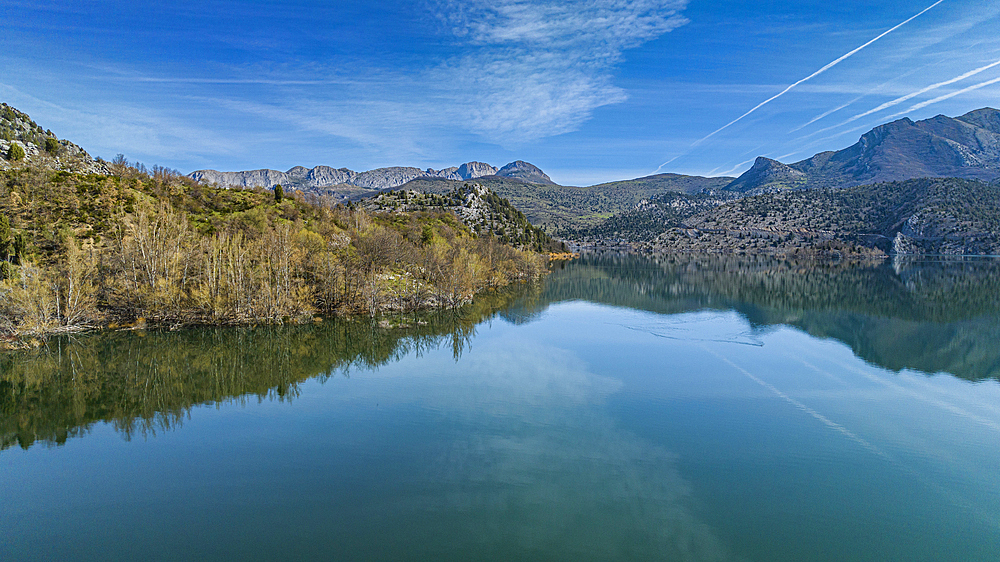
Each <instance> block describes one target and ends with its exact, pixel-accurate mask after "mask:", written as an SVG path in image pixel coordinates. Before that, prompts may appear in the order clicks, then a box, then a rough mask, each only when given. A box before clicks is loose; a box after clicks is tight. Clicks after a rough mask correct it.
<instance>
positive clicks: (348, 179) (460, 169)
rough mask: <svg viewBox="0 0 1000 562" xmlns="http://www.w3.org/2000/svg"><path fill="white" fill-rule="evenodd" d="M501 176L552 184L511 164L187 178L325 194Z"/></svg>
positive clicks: (531, 169) (208, 173) (523, 165)
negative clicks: (422, 180) (335, 189)
mask: <svg viewBox="0 0 1000 562" xmlns="http://www.w3.org/2000/svg"><path fill="white" fill-rule="evenodd" d="M493 175H503V176H504V177H509V178H515V179H519V180H521V181H527V182H534V183H548V184H551V183H553V181H552V180H551V179H550V178H549V176H547V175H545V173H544V172H542V171H541V170H540V169H538V168H537V167H536V166H533V165H531V164H528V163H527V162H522V161H520V160H518V161H517V162H512V163H510V164H507V165H506V166H504V167H503V168H501V169H500V170H497V169H496V168H494V167H493V166H491V165H489V164H486V163H484V162H466V163H465V164H462V165H461V166H457V167H451V168H444V169H443V170H434V169H432V168H428V169H426V170H421V169H420V168H412V167H402V166H397V167H390V168H378V169H375V170H369V171H367V172H360V173H359V172H355V171H353V170H348V169H347V168H331V167H330V166H316V167H315V168H306V167H304V166H295V167H294V168H292V169H290V170H288V171H287V172H280V171H278V170H248V171H243V172H217V171H215V170H198V171H196V172H192V173H190V174H188V176H189V177H191V178H192V179H194V180H197V181H203V182H205V183H209V184H218V185H220V186H222V187H239V188H248V187H263V188H272V187H274V186H275V185H282V186H284V187H286V188H287V187H291V188H296V189H302V190H305V191H312V190H324V189H329V188H332V187H334V186H354V187H359V188H363V189H372V190H382V189H391V188H395V187H399V186H401V185H403V184H405V183H407V182H409V181H412V180H414V179H417V178H439V179H447V180H456V181H462V180H470V179H476V178H481V177H486V176H493Z"/></svg>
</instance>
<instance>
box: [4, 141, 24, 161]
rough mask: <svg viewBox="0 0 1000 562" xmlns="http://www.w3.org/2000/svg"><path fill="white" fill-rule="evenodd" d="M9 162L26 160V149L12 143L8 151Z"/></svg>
mask: <svg viewBox="0 0 1000 562" xmlns="http://www.w3.org/2000/svg"><path fill="white" fill-rule="evenodd" d="M7 160H9V161H11V162H19V161H21V160H24V148H22V147H21V145H19V144H17V143H13V142H12V143H10V148H8V149H7Z"/></svg>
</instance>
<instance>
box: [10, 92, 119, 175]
mask: <svg viewBox="0 0 1000 562" xmlns="http://www.w3.org/2000/svg"><path fill="white" fill-rule="evenodd" d="M52 141H55V143H56V144H55V145H52V146H50V147H46V143H47V142H48V143H51V142H52ZM14 144H16V145H19V146H20V147H21V149H23V151H24V160H23V162H27V163H30V164H32V165H35V166H41V167H43V168H50V169H54V170H64V171H67V172H80V173H84V174H91V173H97V174H107V173H109V170H108V167H107V165H106V164H105V163H104V162H102V161H100V160H95V159H94V158H92V157H91V156H90V154H87V151H86V150H84V149H82V148H80V147H79V146H77V145H75V144H73V143H71V142H69V141H68V140H60V139H58V138H56V136H55V135H54V134H53V133H52V131H46V130H43V129H42V127H41V126H39V125H38V124H37V123H35V122H34V121H32V120H31V118H30V117H28V115H27V114H26V113H22V112H20V111H18V110H16V109H14V108H13V107H11V106H9V105H7V104H5V103H0V169H3V170H5V169H7V168H10V167H11V166H15V165H17V164H18V163H17V162H9V161H8V160H7V154H8V151H9V150H10V147H11V145H14Z"/></svg>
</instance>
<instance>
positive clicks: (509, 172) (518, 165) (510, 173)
mask: <svg viewBox="0 0 1000 562" xmlns="http://www.w3.org/2000/svg"><path fill="white" fill-rule="evenodd" d="M496 175H498V176H500V177H504V178H513V179H518V180H521V181H525V182H530V183H544V184H549V185H555V183H556V182H554V181H552V178H550V177H549V176H547V175H546V174H545V172H543V171H542V170H541V168H539V167H538V166H535V165H534V164H530V163H528V162H525V161H524V160H515V161H513V162H511V163H510V164H507V165H506V166H504V167H503V168H500V169H499V170H497V173H496Z"/></svg>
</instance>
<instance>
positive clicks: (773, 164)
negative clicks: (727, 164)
mask: <svg viewBox="0 0 1000 562" xmlns="http://www.w3.org/2000/svg"><path fill="white" fill-rule="evenodd" d="M805 182H806V175H805V174H804V173H802V172H800V171H798V170H796V169H794V168H792V167H791V166H789V165H787V164H782V163H781V162H778V161H777V160H772V159H771V158H766V157H764V156H758V157H757V160H755V161H754V163H753V167H751V168H750V169H749V170H747V171H746V172H743V174H742V175H741V176H740V177H738V178H736V179H735V180H733V182H732V183H731V184H729V185H728V186H726V189H727V190H730V191H749V190H751V189H782V188H796V187H802V186H803V185H804V184H805Z"/></svg>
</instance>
